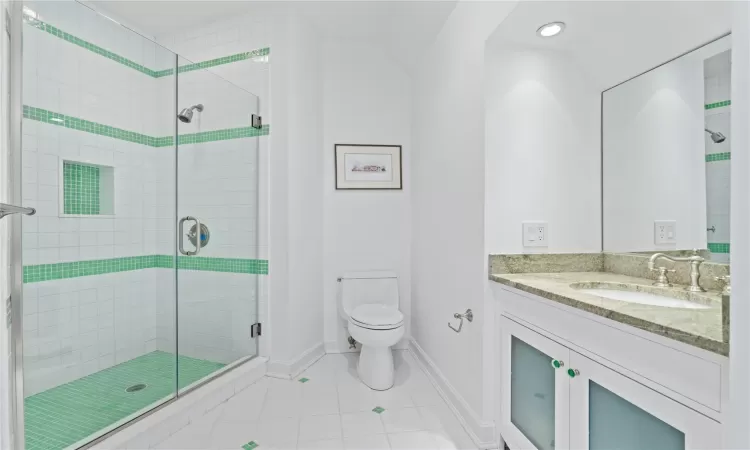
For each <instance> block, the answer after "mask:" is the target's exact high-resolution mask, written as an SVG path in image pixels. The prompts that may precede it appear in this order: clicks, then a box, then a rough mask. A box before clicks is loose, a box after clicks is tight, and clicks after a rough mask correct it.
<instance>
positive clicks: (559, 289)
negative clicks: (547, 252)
mask: <svg viewBox="0 0 750 450" xmlns="http://www.w3.org/2000/svg"><path fill="white" fill-rule="evenodd" d="M490 280H493V281H496V282H498V283H501V284H504V285H507V286H510V287H513V288H516V289H519V290H522V291H525V292H529V293H531V294H535V295H538V296H540V297H543V298H546V299H549V300H552V301H555V302H558V303H562V304H564V305H568V306H572V307H574V308H578V309H581V310H583V311H587V312H590V313H593V314H597V315H599V316H602V317H606V318H608V319H611V320H615V321H617V322H620V323H623V324H626V325H630V326H633V327H636V328H640V329H642V330H646V331H649V332H652V333H655V334H659V335H661V336H665V337H668V338H670V339H674V340H677V341H680V342H684V343H686V344H689V345H693V346H695V347H699V348H702V349H704V350H708V351H711V352H714V353H718V354H720V355H724V356H728V355H729V342H728V335H729V333H728V332H727V331H728V327H729V324H728V315H726V314H722V309H725V310H728V297H725V298H724V302H726V303H727V305H726V308H723V306H722V296H721V294H720V293H719V292H718V291H710V292H705V293H701V294H692V293H689V292H687V291H685V290H684V286H680V285H675V286H674V287H672V288H657V287H654V286H652V285H651V283H652V281H651V280H649V279H645V278H638V277H632V276H628V275H621V274H615V273H609V272H589V271H583V272H556V273H491V274H490ZM576 283H584V284H583V285H581V284H578V288H576V287H573V286H571V285H576ZM601 283H604V285H602V284H601ZM617 284H626V285H630V286H633V285H635V286H636V287H635V288H633V289H631V290H636V291H640V292H650V293H653V294H668V296H670V297H676V298H679V299H683V300H688V301H693V302H696V303H700V304H703V305H705V306H708V308H706V309H687V308H668V307H663V306H654V305H642V304H636V303H631V302H625V301H619V300H611V299H608V298H604V297H599V296H596V295H593V294H589V293H586V292H584V291H582V290H580V288H581V287H602V286H607V285H610V286H611V287H616V285H617ZM666 291H669V292H666Z"/></svg>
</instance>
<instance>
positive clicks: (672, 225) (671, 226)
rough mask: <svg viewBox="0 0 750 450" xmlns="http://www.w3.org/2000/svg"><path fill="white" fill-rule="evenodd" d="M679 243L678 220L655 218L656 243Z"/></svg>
mask: <svg viewBox="0 0 750 450" xmlns="http://www.w3.org/2000/svg"><path fill="white" fill-rule="evenodd" d="M676 243H677V221H675V220H655V221H654V244H676Z"/></svg>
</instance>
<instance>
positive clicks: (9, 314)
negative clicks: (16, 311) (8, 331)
mask: <svg viewBox="0 0 750 450" xmlns="http://www.w3.org/2000/svg"><path fill="white" fill-rule="evenodd" d="M12 323H13V297H12V296H10V295H9V296H8V300H7V301H6V302H5V327H6V328H10V325H11V324H12Z"/></svg>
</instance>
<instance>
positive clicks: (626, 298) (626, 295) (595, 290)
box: [571, 283, 711, 309]
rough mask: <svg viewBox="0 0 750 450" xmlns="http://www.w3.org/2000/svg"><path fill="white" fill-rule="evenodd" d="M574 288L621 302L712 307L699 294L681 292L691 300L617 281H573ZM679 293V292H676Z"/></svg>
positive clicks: (693, 307) (668, 306)
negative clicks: (617, 282)
mask: <svg viewBox="0 0 750 450" xmlns="http://www.w3.org/2000/svg"><path fill="white" fill-rule="evenodd" d="M571 287H572V288H574V289H577V290H579V291H581V292H582V293H586V294H591V295H596V296H597V297H603V298H606V299H610V300H619V301H621V302H628V303H637V304H639V305H652V306H661V307H663V308H682V309H710V308H711V307H710V306H708V305H706V304H704V303H705V302H707V300H706V299H703V298H702V297H700V296H699V295H696V294H691V293H688V292H680V293H679V294H682V295H685V296H687V297H690V298H691V299H690V300H687V299H683V298H676V295H675V296H669V295H661V294H660V293H654V292H644V290H643V289H649V287H646V286H639V285H627V284H615V283H611V284H610V283H573V284H572V285H571ZM669 293H670V294H672V292H669ZM674 294H677V293H674Z"/></svg>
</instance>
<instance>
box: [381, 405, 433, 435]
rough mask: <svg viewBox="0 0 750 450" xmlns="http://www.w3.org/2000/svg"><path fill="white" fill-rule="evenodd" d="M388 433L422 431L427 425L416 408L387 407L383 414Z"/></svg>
mask: <svg viewBox="0 0 750 450" xmlns="http://www.w3.org/2000/svg"><path fill="white" fill-rule="evenodd" d="M380 416H381V418H382V419H383V425H384V426H385V432H386V433H389V434H390V433H400V432H404V431H420V430H424V429H425V426H424V423H423V422H422V418H421V417H420V415H419V411H417V409H416V408H401V409H387V410H385V412H383V413H382V414H381V415H380Z"/></svg>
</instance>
